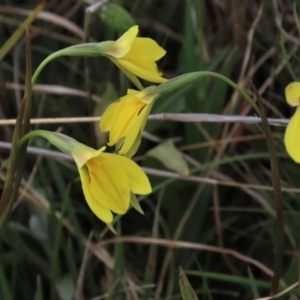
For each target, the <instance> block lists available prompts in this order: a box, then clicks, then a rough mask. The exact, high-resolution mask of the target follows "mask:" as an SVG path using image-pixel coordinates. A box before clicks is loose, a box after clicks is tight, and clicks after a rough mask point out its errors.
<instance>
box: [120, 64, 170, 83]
mask: <svg viewBox="0 0 300 300" xmlns="http://www.w3.org/2000/svg"><path fill="white" fill-rule="evenodd" d="M119 64H120V65H121V66H122V67H123V68H125V69H127V70H128V71H129V72H131V73H133V74H134V75H136V76H138V77H140V78H143V79H145V80H147V81H150V82H156V83H163V82H166V81H168V79H166V78H163V77H161V74H162V73H161V72H160V71H158V69H157V65H156V63H154V62H145V61H139V60H135V61H129V60H124V59H120V60H119Z"/></svg>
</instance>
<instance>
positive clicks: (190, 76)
mask: <svg viewBox="0 0 300 300" xmlns="http://www.w3.org/2000/svg"><path fill="white" fill-rule="evenodd" d="M201 77H215V78H218V79H221V80H223V81H225V82H226V83H227V84H228V85H230V86H231V87H232V88H234V89H235V90H237V91H238V92H239V93H240V94H241V96H243V97H244V98H245V99H246V100H247V101H248V102H249V104H250V105H251V106H252V107H253V108H254V109H255V111H256V112H257V114H258V115H259V116H261V112H260V109H259V107H258V106H257V104H256V103H255V102H254V101H253V99H252V98H251V97H250V96H249V95H248V94H247V93H246V92H245V91H244V90H243V89H242V88H241V87H240V86H238V85H237V84H236V83H234V82H233V81H231V80H230V79H229V78H227V77H225V76H223V75H221V74H219V73H215V72H210V71H199V72H192V73H187V74H183V75H181V76H178V77H176V78H173V79H171V80H168V81H167V82H164V83H162V84H161V85H159V86H157V87H155V86H151V87H149V88H146V90H147V89H148V90H149V92H155V91H156V92H158V93H159V94H163V93H166V92H168V93H169V92H172V91H174V90H176V89H177V88H179V87H181V86H184V85H186V84H188V83H191V82H193V81H194V80H197V79H199V78H201Z"/></svg>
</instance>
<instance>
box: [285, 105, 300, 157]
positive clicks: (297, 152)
mask: <svg viewBox="0 0 300 300" xmlns="http://www.w3.org/2000/svg"><path fill="white" fill-rule="evenodd" d="M284 144H285V147H286V151H287V152H288V154H289V155H290V156H291V158H292V159H293V160H294V161H295V162H297V163H300V108H299V106H298V107H297V110H296V112H295V114H294V115H293V117H292V119H291V121H290V123H289V124H288V126H287V128H286V131H285V135H284Z"/></svg>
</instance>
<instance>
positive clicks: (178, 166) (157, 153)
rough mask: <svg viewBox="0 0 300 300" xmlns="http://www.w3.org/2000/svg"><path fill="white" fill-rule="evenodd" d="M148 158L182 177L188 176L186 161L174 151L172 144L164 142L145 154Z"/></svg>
mask: <svg viewBox="0 0 300 300" xmlns="http://www.w3.org/2000/svg"><path fill="white" fill-rule="evenodd" d="M147 155H148V156H151V157H154V158H156V159H158V160H159V161H161V162H162V163H163V165H164V166H165V167H166V168H168V169H170V170H173V171H175V172H177V173H179V174H181V175H183V176H188V175H189V174H190V171H189V168H188V165H187V163H186V161H185V160H184V159H183V158H182V156H181V153H180V152H179V151H178V150H177V149H176V147H175V146H174V144H173V142H170V141H169V142H165V143H162V144H159V145H158V146H157V147H155V148H153V149H151V150H150V151H148V152H147Z"/></svg>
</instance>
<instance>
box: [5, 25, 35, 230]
mask: <svg viewBox="0 0 300 300" xmlns="http://www.w3.org/2000/svg"><path fill="white" fill-rule="evenodd" d="M31 75H32V72H31V49H30V36H29V31H28V29H27V31H26V82H25V86H26V87H25V96H24V98H23V101H22V103H21V108H20V111H19V114H18V117H17V123H16V127H15V130H14V135H13V142H12V147H11V153H10V159H9V164H8V169H7V176H6V181H5V184H4V188H3V192H2V195H1V200H0V230H2V229H3V227H4V225H5V223H6V221H7V220H8V217H9V215H10V212H11V210H12V207H13V204H14V202H15V199H16V197H17V195H18V190H19V186H20V182H21V178H22V174H23V167H24V162H25V155H26V149H27V142H26V141H24V142H25V143H24V144H22V146H21V147H18V141H19V139H20V138H21V137H22V136H23V135H24V134H26V133H27V132H28V131H29V126H30V114H31V105H32V86H31Z"/></svg>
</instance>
